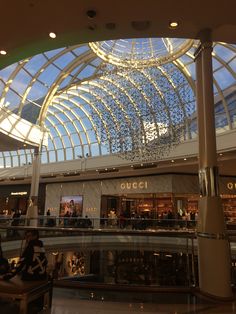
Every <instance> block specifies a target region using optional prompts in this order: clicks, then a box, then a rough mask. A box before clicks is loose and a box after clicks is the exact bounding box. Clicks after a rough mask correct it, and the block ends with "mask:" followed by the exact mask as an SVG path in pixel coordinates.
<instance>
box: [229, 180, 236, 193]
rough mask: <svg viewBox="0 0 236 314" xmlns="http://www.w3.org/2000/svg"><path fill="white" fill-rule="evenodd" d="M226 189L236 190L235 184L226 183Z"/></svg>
mask: <svg viewBox="0 0 236 314" xmlns="http://www.w3.org/2000/svg"><path fill="white" fill-rule="evenodd" d="M227 188H228V189H229V190H231V191H232V190H236V182H228V183H227Z"/></svg>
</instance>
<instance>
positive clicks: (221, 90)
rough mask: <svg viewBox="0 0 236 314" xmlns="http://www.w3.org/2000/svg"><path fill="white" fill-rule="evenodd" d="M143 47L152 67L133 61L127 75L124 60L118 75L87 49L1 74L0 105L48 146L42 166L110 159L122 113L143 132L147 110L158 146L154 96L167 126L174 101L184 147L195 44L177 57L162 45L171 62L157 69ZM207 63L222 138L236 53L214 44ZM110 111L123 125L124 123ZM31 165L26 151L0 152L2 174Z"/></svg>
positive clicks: (233, 118)
mask: <svg viewBox="0 0 236 314" xmlns="http://www.w3.org/2000/svg"><path fill="white" fill-rule="evenodd" d="M146 41H148V42H149V47H151V48H150V50H151V55H152V59H151V61H152V62H151V64H148V62H147V60H145V62H144V63H145V64H142V63H143V62H142V57H140V56H139V57H138V58H137V60H138V62H137V60H136V61H135V63H133V65H135V66H133V69H132V70H127V64H128V62H126V61H125V60H126V59H125V57H124V58H123V59H122V62H123V64H125V67H126V70H121V65H120V64H119V66H118V67H117V64H116V63H117V62H118V61H117V62H113V64H112V63H111V64H107V62H106V61H107V60H105V58H101V57H102V56H101V54H100V55H99V54H98V55H97V54H96V53H95V52H96V51H97V49H98V48H97V47H98V45H97V43H93V44H88V45H87V44H86V45H78V46H73V47H67V48H61V49H57V50H55V51H49V52H45V53H43V54H40V55H37V56H34V57H31V58H28V59H25V60H22V61H19V62H18V63H16V64H13V65H11V66H8V67H7V68H5V69H3V70H1V71H0V105H1V106H6V107H7V108H8V109H9V110H11V111H12V112H14V113H15V114H18V115H19V116H21V117H22V118H24V119H26V120H29V121H30V122H33V123H35V124H38V125H40V126H45V127H46V128H47V129H48V130H49V139H48V141H49V145H48V147H44V148H43V152H42V162H43V163H50V162H57V161H65V160H73V159H76V158H79V157H83V158H86V157H88V156H98V155H104V154H110V153H115V152H116V151H115V150H114V149H113V148H112V147H113V146H112V143H113V138H114V130H116V131H119V130H120V128H121V127H124V126H125V125H126V127H127V129H128V128H129V127H130V125H131V124H132V123H133V121H132V118H131V117H130V116H129V114H128V111H127V108H129V110H131V111H132V112H133V115H134V117H135V118H137V121H140V126H141V128H142V129H143V130H144V129H145V121H144V120H143V114H142V109H141V107H140V102H143V103H145V106H146V108H147V110H148V111H149V113H150V117H151V119H152V123H153V125H154V129H155V134H156V137H157V138H158V137H159V136H160V128H161V124H160V121H159V120H158V119H159V118H158V114H156V113H155V110H154V104H153V97H154V96H155V99H158V100H159V104H161V108H162V111H163V112H164V116H165V117H166V119H168V121H169V125H170V126H171V125H173V123H174V122H173V117H172V111H171V110H172V109H171V108H170V105H169V103H168V102H169V100H170V99H169V98H170V96H168V97H167V96H166V95H167V92H168V93H170V95H173V97H174V99H175V100H176V107H178V110H179V112H181V115H182V121H183V123H184V125H185V135H184V139H185V140H187V139H191V138H193V137H195V136H196V127H195V125H196V113H195V97H194V96H195V65H194V56H193V52H194V50H195V48H196V46H197V42H193V41H187V43H186V44H185V45H184V46H183V47H182V50H181V51H179V50H178V51H177V52H176V53H175V50H174V48H173V47H171V42H169V44H168V39H162V41H163V43H164V44H165V45H166V47H168V49H169V52H171V57H170V59H169V60H167V57H166V56H165V62H164V63H162V64H161V62H160V61H158V60H161V59H160V58H159V56H158V58H159V59H157V62H156V64H155V57H156V55H155V51H154V48H153V47H154V45H153V41H152V39H146ZM124 42H125V40H124V41H123V43H124ZM190 43H191V44H190ZM91 47H92V48H93V49H91ZM130 47H131V50H130V54H131V55H134V51H135V48H134V44H132V45H131V46H130ZM95 48H96V49H95ZM109 49H110V50H109V53H110V54H111V53H112V52H113V50H114V51H115V52H116V53H117V43H116V42H115V41H113V43H112V45H110V46H109ZM168 49H167V50H168ZM120 51H121V52H120V53H123V51H122V50H120ZM212 57H213V69H214V92H215V104H216V109H215V114H216V130H217V132H224V131H225V130H230V129H232V128H234V127H235V125H236V104H235V103H236V101H235V99H236V97H235V98H234V97H233V96H232V95H234V91H235V81H236V72H235V71H236V46H235V45H230V44H225V43H214V49H213V54H212ZM116 58H117V56H116ZM116 60H118V59H116ZM140 63H141V65H140V66H139V64H140ZM157 73H158V74H157ZM174 73H178V77H181V78H182V79H181V81H178V80H176V79H175V76H174ZM155 75H156V76H155ZM160 77H162V81H165V82H166V83H165V84H163V83H161V80H160ZM137 78H138V79H137ZM167 87H168V91H167V90H165V89H166V88H167ZM163 88H165V89H163ZM187 90H188V92H187V94H188V95H186V91H187ZM235 93H236V92H235ZM234 101H235V102H234ZM114 106H116V108H118V109H117V110H119V114H120V115H121V116H122V117H123V119H122V121H121V120H120V118H119V117H120V116H119V115H118V116H117V114H116V112H115V111H114V108H115V107H114ZM98 123H99V124H100V125H99V127H98ZM101 130H103V131H102V134H101ZM32 157H33V151H32V150H19V151H10V152H2V153H0V167H15V166H22V165H23V164H28V163H31V162H32Z"/></svg>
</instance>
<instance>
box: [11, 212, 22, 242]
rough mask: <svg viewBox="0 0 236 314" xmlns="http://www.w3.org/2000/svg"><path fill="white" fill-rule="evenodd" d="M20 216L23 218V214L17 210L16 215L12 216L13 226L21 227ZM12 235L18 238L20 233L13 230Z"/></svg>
mask: <svg viewBox="0 0 236 314" xmlns="http://www.w3.org/2000/svg"><path fill="white" fill-rule="evenodd" d="M20 216H21V214H20V211H19V209H15V210H14V214H13V216H12V222H11V225H12V226H19V224H20ZM12 235H13V236H18V235H19V234H18V231H17V230H15V229H13V230H12Z"/></svg>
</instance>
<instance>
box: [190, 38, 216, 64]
mask: <svg viewBox="0 0 236 314" xmlns="http://www.w3.org/2000/svg"><path fill="white" fill-rule="evenodd" d="M205 49H211V50H213V47H212V41H206V42H204V43H202V42H200V43H199V45H198V47H197V49H196V50H195V52H194V61H195V62H196V59H197V58H198V57H199V56H200V55H201V52H202V51H203V50H205Z"/></svg>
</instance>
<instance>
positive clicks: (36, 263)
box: [3, 229, 47, 281]
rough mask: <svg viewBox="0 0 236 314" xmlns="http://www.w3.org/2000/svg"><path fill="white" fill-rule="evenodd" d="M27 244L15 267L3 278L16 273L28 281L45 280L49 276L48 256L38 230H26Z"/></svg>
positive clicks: (8, 277)
mask: <svg viewBox="0 0 236 314" xmlns="http://www.w3.org/2000/svg"><path fill="white" fill-rule="evenodd" d="M25 239H26V246H25V249H24V251H23V253H22V255H21V257H20V261H19V262H18V264H17V266H16V268H15V269H13V270H12V271H11V272H9V273H7V274H6V275H5V276H4V277H3V279H5V280H9V279H11V278H12V277H14V276H15V275H16V274H18V273H19V274H21V279H22V280H26V281H33V280H44V279H46V278H47V272H46V268H47V258H46V255H45V249H44V246H43V242H42V241H41V240H39V233H38V230H36V229H32V230H28V231H26V234H25Z"/></svg>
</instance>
